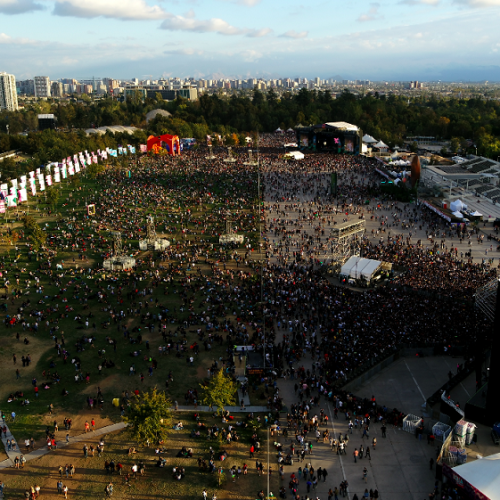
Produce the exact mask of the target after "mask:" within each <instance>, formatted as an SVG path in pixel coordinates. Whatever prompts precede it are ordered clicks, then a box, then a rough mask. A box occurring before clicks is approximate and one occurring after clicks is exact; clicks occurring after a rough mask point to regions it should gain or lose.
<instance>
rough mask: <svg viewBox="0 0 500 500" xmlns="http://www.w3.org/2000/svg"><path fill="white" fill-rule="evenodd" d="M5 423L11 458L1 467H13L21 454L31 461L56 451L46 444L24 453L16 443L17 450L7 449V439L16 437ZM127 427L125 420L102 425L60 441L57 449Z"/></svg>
mask: <svg viewBox="0 0 500 500" xmlns="http://www.w3.org/2000/svg"><path fill="white" fill-rule="evenodd" d="M3 425H5V426H6V427H7V435H6V436H4V435H3V432H2V442H3V444H4V446H5V450H6V453H7V456H8V457H9V458H8V459H7V460H4V461H3V462H0V469H6V468H7V467H12V466H13V465H14V459H15V457H16V456H17V457H20V456H21V455H23V456H24V458H25V459H26V461H27V462H29V461H30V460H36V459H37V458H40V457H43V456H44V455H46V454H47V453H55V452H56V451H55V450H49V449H48V448H47V447H46V446H44V447H42V448H38V449H36V450H34V451H32V452H30V453H27V454H23V453H22V452H21V451H20V449H19V446H18V445H16V449H15V450H11V451H7V439H14V437H13V436H12V433H11V432H10V430H9V428H8V426H7V424H6V423H5V422H3ZM125 427H127V424H126V423H125V422H118V423H117V424H112V425H107V426H106V427H101V428H100V429H96V430H95V431H92V432H84V433H82V434H79V435H78V436H73V437H70V438H69V440H68V441H61V442H58V443H57V449H60V448H65V447H66V446H68V445H70V444H74V443H80V442H82V441H87V440H88V439H89V438H91V437H95V436H102V435H103V434H109V433H111V432H116V431H120V430H122V429H125Z"/></svg>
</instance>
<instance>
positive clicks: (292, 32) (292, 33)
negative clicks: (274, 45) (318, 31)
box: [280, 30, 307, 38]
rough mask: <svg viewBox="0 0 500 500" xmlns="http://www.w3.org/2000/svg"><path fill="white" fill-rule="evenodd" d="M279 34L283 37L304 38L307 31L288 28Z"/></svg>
mask: <svg viewBox="0 0 500 500" xmlns="http://www.w3.org/2000/svg"><path fill="white" fill-rule="evenodd" d="M280 36H281V37H283V38H305V37H306V36H307V31H300V32H297V31H295V30H289V31H287V32H285V33H283V34H282V35H280Z"/></svg>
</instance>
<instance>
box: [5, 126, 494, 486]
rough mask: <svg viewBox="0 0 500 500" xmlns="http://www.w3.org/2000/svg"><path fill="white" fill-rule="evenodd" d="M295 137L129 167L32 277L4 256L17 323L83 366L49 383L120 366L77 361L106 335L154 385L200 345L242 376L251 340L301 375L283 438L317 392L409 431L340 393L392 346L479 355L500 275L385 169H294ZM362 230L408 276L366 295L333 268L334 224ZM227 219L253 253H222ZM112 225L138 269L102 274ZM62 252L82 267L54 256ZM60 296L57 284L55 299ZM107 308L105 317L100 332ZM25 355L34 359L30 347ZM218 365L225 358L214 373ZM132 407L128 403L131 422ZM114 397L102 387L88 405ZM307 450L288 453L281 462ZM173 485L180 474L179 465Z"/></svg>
mask: <svg viewBox="0 0 500 500" xmlns="http://www.w3.org/2000/svg"><path fill="white" fill-rule="evenodd" d="M292 140H293V137H292V136H291V135H290V136H289V137H287V136H280V137H276V136H274V135H268V136H266V135H264V136H263V137H262V140H261V141H260V144H259V157H258V158H259V165H258V166H257V165H255V166H253V165H250V166H249V165H245V163H246V161H247V156H246V154H244V153H243V152H239V153H238V152H237V154H236V157H235V158H236V161H235V162H230V161H225V160H227V159H228V157H227V153H226V152H225V151H223V150H222V149H216V150H215V151H213V152H212V154H213V156H214V158H211V159H207V158H206V156H207V155H208V152H207V150H206V149H204V148H199V149H197V150H193V151H190V152H186V153H185V154H183V155H182V156H181V157H174V158H171V157H157V158H151V157H147V156H144V157H142V158H141V159H140V160H138V162H137V164H134V165H132V166H131V176H130V177H129V176H126V175H124V173H123V171H121V170H119V169H113V170H109V171H106V172H105V173H104V174H103V175H101V176H99V177H98V180H97V185H98V189H96V190H95V191H94V192H91V193H86V195H85V196H86V203H87V204H95V206H96V214H95V215H91V214H88V213H87V212H86V211H81V210H80V211H78V210H77V211H75V212H74V216H69V217H60V218H58V219H57V221H56V224H55V227H54V231H50V237H49V239H48V243H47V248H46V249H44V250H42V251H41V252H38V253H37V252H34V251H31V252H30V256H29V258H30V260H31V259H35V258H36V260H37V263H38V265H37V269H36V270H32V271H29V273H26V272H25V270H23V269H22V268H20V267H19V266H17V267H16V266H13V265H12V263H10V264H9V263H8V262H7V261H6V260H5V259H3V261H2V262H1V263H0V267H1V271H2V277H3V279H4V283H5V285H6V287H7V289H8V290H9V294H12V296H13V297H14V296H16V297H22V298H23V299H22V303H21V304H20V305H19V307H18V308H17V310H16V311H15V312H12V311H9V314H7V315H6V318H5V327H6V328H16V329H18V330H21V329H22V331H23V332H38V331H44V332H46V333H48V334H50V335H51V336H52V338H53V340H54V349H55V352H56V353H57V357H58V358H61V360H62V361H63V362H64V363H72V364H73V365H74V367H75V374H74V381H73V380H65V379H63V380H61V377H60V375H59V373H58V372H57V371H56V370H55V366H50V367H47V370H46V372H44V380H43V381H42V383H43V385H42V387H43V389H46V390H50V389H52V390H59V391H60V390H61V389H62V391H63V395H67V394H68V388H69V387H71V385H72V384H89V383H90V381H91V380H93V377H94V376H95V375H96V374H97V373H99V374H100V373H101V371H103V370H104V371H106V370H112V369H113V368H114V362H113V361H112V360H111V356H110V355H109V353H108V354H106V351H105V350H100V351H99V354H98V359H97V357H96V366H95V367H94V366H85V365H84V363H82V360H81V359H80V356H79V353H80V352H82V351H83V350H85V348H86V347H88V348H92V347H93V344H94V338H95V335H96V333H97V332H98V331H99V332H103V331H104V330H106V332H104V333H105V334H106V342H107V348H108V349H109V351H111V350H113V351H116V349H117V345H118V344H127V346H130V356H131V357H132V361H131V367H130V375H133V376H136V375H140V377H141V382H142V381H143V380H144V374H143V373H140V372H137V373H136V369H135V363H134V358H139V359H144V360H146V361H147V363H148V371H147V372H144V373H147V374H148V375H150V376H154V374H155V371H156V370H157V368H158V365H159V364H161V362H162V356H164V355H167V354H169V353H170V352H172V353H174V354H175V355H176V356H177V357H178V358H182V359H185V361H186V363H188V364H191V365H192V364H193V363H194V362H195V361H194V360H195V358H194V357H193V356H192V353H193V352H197V350H198V349H201V348H202V346H203V348H204V349H205V350H210V349H211V347H212V346H214V345H224V346H225V360H224V366H225V367H226V368H230V367H231V364H232V361H231V360H232V354H233V349H234V346H235V345H237V344H240V345H241V344H254V345H255V347H256V349H257V350H258V351H260V352H263V351H264V348H265V350H266V364H267V366H268V367H270V368H273V369H274V370H275V371H276V373H277V374H278V375H280V376H282V377H285V378H294V379H295V380H297V390H296V393H297V398H298V401H297V402H296V403H295V404H294V406H292V408H291V409H290V414H289V418H288V422H287V426H288V427H287V429H288V432H295V435H296V437H297V438H296V439H297V443H299V444H300V445H301V446H302V443H303V442H306V440H305V437H306V436H307V433H308V432H309V433H310V432H311V425H310V421H311V418H310V415H309V413H308V410H309V408H310V407H312V406H313V405H314V406H315V405H318V403H319V401H321V398H326V399H328V400H329V401H331V402H332V403H333V406H334V408H335V410H336V411H337V412H340V411H341V410H344V409H345V411H346V415H347V412H349V411H350V412H353V410H354V411H356V414H357V415H365V414H368V417H364V418H363V424H362V425H367V426H369V422H367V421H366V419H367V418H368V419H376V420H380V421H384V422H388V423H394V422H396V424H397V422H398V421H399V420H400V419H401V414H400V412H397V411H396V412H395V411H393V410H388V409H385V410H380V409H378V410H377V413H374V410H373V408H372V407H371V406H370V407H369V406H368V404H369V402H366V401H362V402H359V401H356V400H355V399H354V400H353V399H352V397H351V396H350V395H348V394H343V393H341V392H340V391H341V387H342V385H343V383H344V382H345V381H346V379H348V378H349V377H350V376H351V375H352V374H353V373H354V371H355V370H356V369H358V368H359V367H363V366H365V365H367V364H368V363H372V362H373V361H374V360H376V359H377V358H380V357H382V356H384V355H385V354H386V353H388V352H390V351H391V350H394V349H396V348H398V347H399V346H401V345H414V346H422V345H431V346H434V347H436V348H437V349H438V350H439V349H441V350H446V349H449V347H450V346H453V345H460V346H468V347H470V348H471V349H469V350H468V351H467V352H469V353H470V357H473V356H474V350H473V349H472V346H474V344H475V343H476V340H477V339H478V338H479V337H480V336H482V335H484V332H485V331H487V330H488V328H487V326H488V324H487V320H486V319H485V318H484V317H482V315H481V314H480V313H479V312H478V311H477V310H475V309H474V308H473V307H472V305H471V300H472V297H473V295H474V293H475V292H476V290H477V288H479V287H481V286H483V285H484V284H486V283H487V282H488V281H490V280H491V279H493V278H494V277H495V276H496V270H495V269H494V267H493V265H492V261H491V260H490V261H487V260H485V259H482V260H481V261H480V262H478V261H477V259H476V260H474V259H473V258H472V256H471V255H470V254H469V255H468V256H467V255H463V253H461V252H459V251H458V249H457V248H456V245H457V242H458V241H464V240H467V241H471V245H472V243H473V241H474V239H475V238H478V234H477V230H476V229H474V230H470V229H467V228H460V232H457V230H456V229H454V228H451V227H448V226H447V225H446V223H445V222H444V221H443V220H442V219H439V218H438V216H437V215H435V214H434V213H432V212H430V211H429V210H428V209H427V208H425V207H423V206H415V205H405V204H402V203H399V202H397V201H394V200H391V199H387V198H384V197H383V196H382V195H381V193H380V192H379V191H378V188H377V185H378V177H377V173H376V172H375V170H374V167H375V163H374V160H371V159H368V158H364V157H354V156H347V155H346V156H344V155H329V154H321V153H317V154H310V155H306V158H305V159H304V160H302V161H287V160H285V159H284V158H283V153H284V151H285V149H284V144H285V143H286V142H288V141H292ZM332 172H336V173H337V174H338V192H337V193H333V192H332V190H331V186H330V179H331V177H330V176H331V173H332ZM259 190H262V193H263V203H262V204H261V203H260V200H258V195H259ZM68 202H69V200H68ZM147 216H153V217H154V221H155V225H156V231H157V233H158V235H160V236H161V237H162V238H166V239H168V240H169V242H170V245H169V246H168V247H167V248H166V249H165V250H164V251H161V252H156V253H154V252H150V253H148V254H146V256H144V255H139V251H138V249H137V240H141V239H144V238H146V235H147V223H146V218H147ZM356 220H362V221H365V222H366V225H367V227H368V231H367V232H366V233H365V234H364V236H363V238H362V240H361V241H360V247H361V249H362V254H363V256H365V257H368V258H373V259H377V260H381V261H384V262H389V263H391V264H392V265H393V266H394V268H395V269H396V272H394V273H393V275H392V276H391V279H390V281H389V282H388V286H381V287H377V288H374V289H370V290H366V291H363V292H362V293H361V292H359V291H356V290H353V289H351V288H349V287H346V286H345V285H341V284H338V282H337V281H335V280H334V279H332V278H331V277H330V276H329V275H327V274H325V272H324V269H325V264H328V263H330V262H331V260H332V255H333V254H334V252H335V251H336V250H335V248H334V245H335V239H334V237H333V236H332V230H333V229H334V228H335V227H336V226H339V225H340V224H343V223H345V222H348V221H356ZM227 224H229V226H230V229H231V231H235V232H236V233H238V234H244V235H245V238H244V242H243V243H242V244H237V243H227V244H219V243H218V237H219V236H220V235H221V234H223V233H226V231H227V229H228V227H227ZM109 231H119V232H121V234H122V238H123V242H124V247H123V248H124V252H126V254H127V255H135V256H136V257H137V261H136V267H135V269H133V270H129V271H128V272H127V273H119V272H111V273H109V272H104V271H103V267H102V266H103V261H104V260H105V259H107V258H109V257H110V256H111V255H112V253H113V241H112V237H111V236H110V233H109ZM424 232H425V238H424V237H423V236H422V234H423V233H424ZM478 241H479V238H478ZM63 252H72V255H73V257H71V258H70V259H69V260H68V258H66V259H65V261H64V260H61V259H58V254H60V253H63ZM71 260H72V261H71ZM21 276H24V279H22V278H21ZM260 276H262V278H261V279H262V286H261V285H259V279H258V278H259V277H260ZM49 287H51V289H52V290H55V292H53V293H51V294H50V295H49V294H48V293H47V291H46V288H49ZM394 287H398V291H397V293H395V292H394ZM33 291H34V292H35V294H34V295H33V294H30V296H29V298H27V297H26V298H24V297H25V295H26V294H27V292H28V293H29V292H33ZM159 292H161V293H159ZM429 293H432V294H436V295H438V297H437V298H436V296H435V295H432V296H431V295H428V294H429ZM171 294H176V295H177V297H176V305H172V304H171V303H170V301H169V297H170V296H171ZM426 294H427V295H426ZM177 299H179V300H180V305H178V301H177ZM195 304H199V305H195ZM96 310H98V311H99V313H103V314H104V316H105V318H106V319H105V320H101V321H100V322H99V323H97V324H96V322H95V318H94V316H95V314H94V313H95V311H96ZM93 311H94V312H93ZM179 315H182V318H183V319H182V320H179ZM101 316H102V315H101ZM70 317H71V318H74V323H75V328H76V329H81V330H82V332H81V333H82V335H81V337H80V338H79V339H78V341H77V342H76V344H75V345H66V341H65V337H64V332H63V331H61V329H60V327H59V323H60V321H61V320H63V319H67V318H70ZM262 317H264V320H263V321H262ZM136 320H137V321H136ZM134 321H136V323H135V324H134V325H135V326H132V327H131V326H130V324H131V323H133V322H134ZM139 325H140V326H139ZM190 328H191V329H193V328H194V330H195V331H196V333H197V342H196V345H194V344H193V345H188V344H187V342H186V340H185V335H186V331H187V330H188V329H190ZM141 329H142V330H141ZM144 330H147V331H148V332H154V333H159V334H160V335H161V336H162V339H163V345H161V346H160V349H159V352H158V353H157V354H153V353H149V352H148V353H145V352H143V351H141V349H143V348H144V349H146V350H147V349H149V344H147V345H144V344H143V343H142V333H141V332H143V331H144ZM139 346H143V347H139ZM20 354H23V357H24V355H25V354H26V355H28V356H29V355H30V354H29V352H28V350H27V348H26V352H25V353H20ZM96 354H97V353H96ZM306 357H309V358H310V359H311V360H312V365H311V369H310V370H305V369H304V368H303V360H304V359H305V358H306ZM30 359H31V357H30ZM15 362H16V361H15V360H14V364H15ZM23 366H24V363H23ZM16 368H17V367H16ZM217 368H218V360H214V366H213V367H212V373H213V370H215V369H217ZM299 382H300V383H299ZM38 385H39V383H38V382H36V383H35V384H34V387H38ZM56 387H57V389H55V388H56ZM166 387H167V388H168V387H169V380H167V381H166ZM269 389H270V390H271V394H272V395H271V394H270V393H269ZM273 392H274V393H273ZM64 393H66V394H64ZM266 394H268V395H269V405H270V407H271V408H273V409H278V410H279V409H280V408H281V406H282V403H283V402H282V399H281V397H280V394H279V390H278V389H277V388H276V387H275V386H270V387H267V386H266ZM36 397H38V393H37V395H36ZM196 398H197V394H195V393H194V392H192V393H189V394H188V395H187V396H186V401H187V402H194V404H196ZM91 399H92V398H91ZM128 399H129V398H128V397H127V395H125V394H124V395H122V398H121V403H120V404H121V409H122V412H123V411H124V410H125V407H126V405H127V401H128ZM340 402H343V403H344V406H342V405H340V406H339V403H340ZM87 403H88V404H89V405H90V402H89V401H87ZM102 403H103V399H102V394H100V390H99V392H98V393H97V397H96V398H95V400H93V399H92V406H89V407H93V406H98V405H102ZM358 406H359V407H358ZM365 406H366V408H365ZM99 407H101V406H99ZM352 414H354V413H351V415H352ZM323 417H324V415H323ZM323 417H320V422H323V420H321V418H323ZM398 419H399V420H398ZM314 423H315V422H314V421H313V424H314ZM312 427H313V428H315V426H314V425H313V426H312ZM229 436H230V437H229V438H228V432H227V431H226V430H224V431H223V437H224V439H226V440H227V439H229V441H231V440H233V439H237V436H238V433H235V432H231V430H229ZM300 436H302V439H300V438H299V437H300ZM344 437H345V436H344ZM323 439H326V441H327V442H328V443H330V446H332V447H335V449H336V450H337V451H338V450H341V449H343V448H342V447H345V446H346V443H345V441H346V440H345V439H342V438H340V437H339V438H337V437H336V436H323ZM331 439H332V440H333V441H332V442H330V440H331ZM341 445H342V446H341ZM299 448H300V447H297V448H296V450H287V451H286V453H285V452H283V453H284V455H285V456H284V458H286V456H287V455H291V456H293V455H294V454H295V451H299ZM288 451H289V452H288ZM302 451H307V450H304V449H302ZM84 452H85V450H84ZM358 453H359V450H358ZM302 458H304V457H302ZM245 470H246V468H245ZM174 476H175V477H176V479H178V480H181V479H182V478H183V477H184V472H183V469H182V467H180V468H179V469H176V471H174ZM292 489H293V488H292Z"/></svg>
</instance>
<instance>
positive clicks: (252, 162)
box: [243, 149, 259, 167]
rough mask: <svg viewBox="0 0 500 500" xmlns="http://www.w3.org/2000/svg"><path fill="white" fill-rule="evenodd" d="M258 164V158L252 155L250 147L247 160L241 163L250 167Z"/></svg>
mask: <svg viewBox="0 0 500 500" xmlns="http://www.w3.org/2000/svg"><path fill="white" fill-rule="evenodd" d="M258 164H259V158H258V157H257V158H254V157H253V151H252V150H251V149H249V150H248V161H246V162H245V163H243V165H248V166H251V167H256V166H257V165H258Z"/></svg>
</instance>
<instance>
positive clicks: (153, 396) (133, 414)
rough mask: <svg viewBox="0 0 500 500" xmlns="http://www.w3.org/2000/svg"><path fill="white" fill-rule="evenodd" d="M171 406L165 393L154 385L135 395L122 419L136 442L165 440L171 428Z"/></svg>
mask: <svg viewBox="0 0 500 500" xmlns="http://www.w3.org/2000/svg"><path fill="white" fill-rule="evenodd" d="M171 406H172V404H171V402H170V400H169V399H168V398H167V397H166V396H165V393H164V392H159V391H158V390H157V389H156V387H155V388H154V389H152V390H150V391H148V392H145V393H143V394H142V395H139V396H136V398H135V399H134V401H133V402H132V406H131V408H130V412H129V414H128V415H127V416H126V417H124V418H123V420H124V421H125V422H126V423H128V424H129V427H128V431H129V432H130V434H131V435H132V437H133V438H134V439H135V440H136V441H137V442H146V441H148V440H149V441H151V442H154V443H157V442H159V441H165V440H166V439H167V435H168V434H169V432H170V429H171V428H172V410H171Z"/></svg>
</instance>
